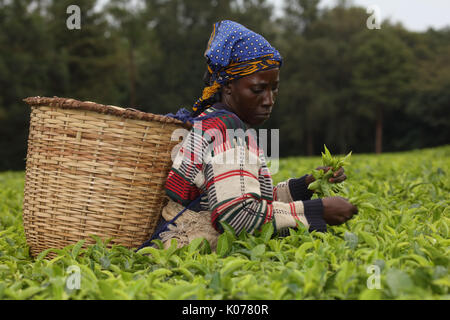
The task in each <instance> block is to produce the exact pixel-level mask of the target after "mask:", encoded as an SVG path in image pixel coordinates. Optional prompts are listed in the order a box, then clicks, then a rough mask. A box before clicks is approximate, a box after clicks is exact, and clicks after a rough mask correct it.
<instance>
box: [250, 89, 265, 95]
mask: <svg viewBox="0 0 450 320" xmlns="http://www.w3.org/2000/svg"><path fill="white" fill-rule="evenodd" d="M252 91H253V93H255V94H258V93H261V92H263V91H264V90H262V89H252Z"/></svg>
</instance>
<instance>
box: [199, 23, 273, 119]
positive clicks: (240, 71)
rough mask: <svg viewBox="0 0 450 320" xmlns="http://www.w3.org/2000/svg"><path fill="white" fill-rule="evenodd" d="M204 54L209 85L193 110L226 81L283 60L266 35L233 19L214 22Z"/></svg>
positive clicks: (265, 68)
mask: <svg viewBox="0 0 450 320" xmlns="http://www.w3.org/2000/svg"><path fill="white" fill-rule="evenodd" d="M205 57H206V62H207V65H208V72H209V74H210V85H209V86H207V87H205V88H204V89H203V94H202V96H201V97H200V98H199V99H198V100H197V101H196V102H195V103H194V106H193V110H194V111H197V110H198V108H199V107H200V106H201V105H202V104H203V103H204V101H206V100H208V99H210V98H211V97H213V96H214V94H216V93H217V92H218V91H219V90H220V88H221V86H222V85H223V84H224V83H226V82H227V81H231V80H235V79H239V78H242V77H245V76H247V75H251V74H253V73H255V72H258V71H261V70H268V69H272V68H279V67H281V64H282V58H281V55H280V53H279V52H278V51H277V50H276V49H275V48H274V47H272V46H271V45H270V43H269V42H268V41H267V40H266V39H265V38H264V37H263V36H261V35H259V34H257V33H255V32H253V31H251V30H249V29H247V28H246V27H244V26H242V25H241V24H239V23H236V22H234V21H230V20H224V21H220V22H217V23H215V24H214V26H213V31H212V33H211V36H210V38H209V41H208V45H207V48H206V51H205Z"/></svg>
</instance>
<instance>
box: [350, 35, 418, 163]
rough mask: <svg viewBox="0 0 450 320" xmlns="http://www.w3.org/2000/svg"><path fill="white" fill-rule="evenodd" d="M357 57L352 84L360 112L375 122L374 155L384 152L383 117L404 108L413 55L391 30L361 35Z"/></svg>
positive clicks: (411, 74)
mask: <svg viewBox="0 0 450 320" xmlns="http://www.w3.org/2000/svg"><path fill="white" fill-rule="evenodd" d="M358 40H359V41H358V43H360V45H359V46H358V47H357V48H356V50H355V54H354V61H355V67H354V69H353V76H354V78H353V84H354V86H355V91H356V94H357V96H358V97H359V111H360V112H363V113H364V114H366V115H367V116H368V117H369V118H371V119H375V152H376V153H377V154H379V153H381V152H382V141H383V118H384V114H385V112H387V111H388V110H389V109H390V108H398V107H400V106H403V107H404V106H405V102H404V99H405V96H406V93H407V92H408V88H409V87H408V86H409V85H410V82H411V79H412V77H413V64H412V61H413V60H412V54H411V52H410V50H409V49H408V47H407V46H406V45H405V44H404V43H403V42H402V41H401V40H400V39H398V38H397V36H396V35H395V34H394V33H393V32H392V31H391V30H390V29H389V28H386V27H385V28H382V29H381V30H368V31H366V32H364V33H362V34H361V35H359V39H358Z"/></svg>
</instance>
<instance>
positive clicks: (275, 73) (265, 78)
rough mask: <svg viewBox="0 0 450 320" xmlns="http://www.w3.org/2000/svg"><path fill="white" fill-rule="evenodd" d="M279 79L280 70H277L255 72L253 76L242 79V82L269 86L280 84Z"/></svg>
mask: <svg viewBox="0 0 450 320" xmlns="http://www.w3.org/2000/svg"><path fill="white" fill-rule="evenodd" d="M279 79H280V69H279V68H275V69H270V70H263V71H259V72H255V73H253V74H251V75H248V76H246V77H243V78H241V79H240V80H242V81H243V82H245V83H248V84H268V83H274V82H278V81H279Z"/></svg>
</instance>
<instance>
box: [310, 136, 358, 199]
mask: <svg viewBox="0 0 450 320" xmlns="http://www.w3.org/2000/svg"><path fill="white" fill-rule="evenodd" d="M323 147H324V150H325V153H324V152H322V165H323V166H324V167H330V169H329V170H328V171H327V172H325V171H324V170H323V169H320V170H317V169H314V170H313V174H312V175H313V177H314V179H315V181H314V182H313V183H311V184H310V185H309V186H308V189H309V190H313V191H314V192H315V194H316V195H317V196H318V197H319V198H323V197H333V196H335V195H337V193H339V192H342V191H344V189H343V185H344V182H340V183H331V182H330V181H329V180H330V178H331V177H332V176H333V174H334V173H335V172H336V171H338V170H339V169H340V168H344V167H345V166H347V165H348V164H349V160H350V156H351V155H352V152H351V151H350V153H348V154H347V155H346V156H345V157H343V158H339V157H333V156H332V155H331V153H330V151H329V150H328V149H327V146H325V145H324V146H323Z"/></svg>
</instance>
